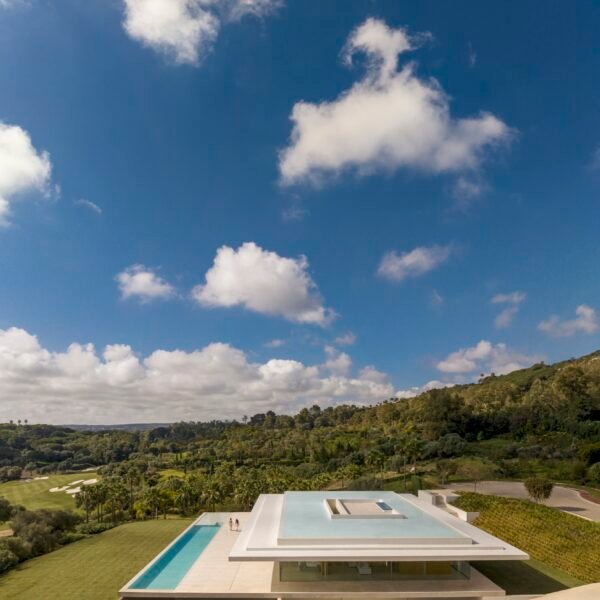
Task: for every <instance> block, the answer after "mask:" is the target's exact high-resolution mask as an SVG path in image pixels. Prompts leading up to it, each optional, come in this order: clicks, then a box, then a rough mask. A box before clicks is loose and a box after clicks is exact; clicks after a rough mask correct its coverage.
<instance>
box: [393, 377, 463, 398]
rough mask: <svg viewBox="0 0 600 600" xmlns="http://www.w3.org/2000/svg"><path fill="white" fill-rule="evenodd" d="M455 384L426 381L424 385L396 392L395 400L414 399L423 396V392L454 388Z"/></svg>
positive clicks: (435, 380) (436, 380) (434, 380)
mask: <svg viewBox="0 0 600 600" xmlns="http://www.w3.org/2000/svg"><path fill="white" fill-rule="evenodd" d="M455 385H456V383H452V382H448V381H439V380H438V379H432V380H431V381H428V382H427V383H426V384H424V385H421V386H413V387H411V388H408V389H406V390H398V391H397V392H396V393H395V394H394V397H395V398H400V399H401V400H405V399H407V398H414V397H415V396H418V395H419V394H423V393H424V392H428V391H430V390H437V389H441V388H447V387H454V386H455Z"/></svg>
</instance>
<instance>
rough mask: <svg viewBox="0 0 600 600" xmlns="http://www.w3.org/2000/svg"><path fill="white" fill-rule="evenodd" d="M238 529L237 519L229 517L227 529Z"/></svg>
mask: <svg viewBox="0 0 600 600" xmlns="http://www.w3.org/2000/svg"><path fill="white" fill-rule="evenodd" d="M239 530H240V522H239V520H238V519H236V520H235V521H234V520H233V519H232V518H231V517H229V531H239Z"/></svg>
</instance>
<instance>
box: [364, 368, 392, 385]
mask: <svg viewBox="0 0 600 600" xmlns="http://www.w3.org/2000/svg"><path fill="white" fill-rule="evenodd" d="M359 377H360V379H361V381H370V382H371V383H375V384H378V385H385V386H388V385H389V382H390V380H389V378H388V376H387V375H386V374H385V373H383V372H382V371H379V370H378V369H376V368H375V367H374V366H373V365H367V366H366V367H363V368H362V369H361V370H360V372H359Z"/></svg>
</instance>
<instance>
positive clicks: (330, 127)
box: [279, 18, 512, 193]
mask: <svg viewBox="0 0 600 600" xmlns="http://www.w3.org/2000/svg"><path fill="white" fill-rule="evenodd" d="M424 37H427V36H420V38H419V39H423V38H424ZM419 39H415V38H413V37H410V36H409V35H408V33H407V32H406V30H404V29H401V28H399V29H393V28H391V27H388V26H387V25H386V24H385V23H384V22H383V21H381V20H378V19H373V18H370V19H367V20H366V21H365V22H364V23H362V25H360V26H359V27H357V28H356V29H355V30H354V31H353V32H352V33H351V34H350V36H349V38H348V41H347V44H346V47H345V50H344V58H345V62H346V63H347V64H348V65H351V64H352V59H353V57H354V55H355V54H357V53H363V54H364V55H365V56H366V58H367V66H366V74H365V76H364V77H363V78H362V79H361V80H359V81H357V82H356V83H355V84H354V85H353V86H352V87H351V88H350V89H348V90H346V91H345V92H343V93H342V94H340V96H338V98H336V99H335V100H332V101H325V102H321V103H320V104H312V103H310V102H305V101H300V102H297V103H296V104H295V105H294V107H293V109H292V114H291V120H292V122H293V129H292V133H291V138H290V142H289V145H288V147H287V148H285V149H284V150H282V151H281V153H280V156H279V171H280V176H281V182H282V183H283V184H284V185H291V184H295V183H299V182H302V181H309V182H313V183H318V182H319V181H320V180H321V179H322V178H323V177H324V176H327V175H337V174H339V173H341V172H342V171H344V170H348V169H354V170H355V171H356V172H357V173H358V174H360V175H365V174H371V173H373V172H376V171H387V172H389V171H392V170H395V169H398V168H402V167H404V168H411V169H417V170H419V171H423V172H430V173H460V172H464V171H470V172H473V171H476V170H477V169H478V167H479V166H480V164H481V161H482V160H483V158H484V156H485V154H486V152H487V151H488V150H489V149H490V148H491V147H493V146H496V145H498V144H499V143H504V142H507V141H508V140H510V138H511V135H512V134H511V130H510V129H509V127H508V126H507V125H506V124H505V123H503V122H502V121H501V120H500V119H498V118H497V117H495V116H494V115H492V114H489V113H485V112H481V113H480V114H478V115H475V116H472V117H468V118H460V119H457V118H453V117H452V116H451V114H450V106H449V99H448V96H447V95H446V93H445V92H444V90H443V89H442V88H441V86H440V85H439V83H438V82H436V81H435V80H434V79H431V78H430V79H422V78H419V77H418V76H417V75H416V74H415V68H414V65H413V64H412V63H408V64H406V65H404V66H403V67H401V68H400V69H399V68H398V57H399V55H400V54H402V53H404V52H408V51H410V50H414V49H415V48H416V47H417V46H418V43H419ZM463 187H464V186H463ZM468 191H469V193H473V192H474V191H475V190H474V188H472V187H470V188H469V190H468Z"/></svg>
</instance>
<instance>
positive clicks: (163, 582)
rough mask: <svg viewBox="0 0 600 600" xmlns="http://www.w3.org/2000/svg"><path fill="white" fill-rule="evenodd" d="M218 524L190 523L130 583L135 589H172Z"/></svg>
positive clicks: (188, 568)
mask: <svg viewBox="0 0 600 600" xmlns="http://www.w3.org/2000/svg"><path fill="white" fill-rule="evenodd" d="M218 530H219V525H192V527H190V528H189V529H188V530H187V531H186V532H185V533H184V534H183V535H182V536H181V537H180V538H179V539H178V540H177V541H176V542H175V543H174V544H173V545H172V546H171V547H170V548H169V549H168V550H167V551H166V552H165V553H164V554H163V555H162V556H161V557H160V558H159V559H158V560H157V561H156V562H155V563H154V564H153V565H152V566H151V567H150V568H149V569H147V570H146V571H144V572H143V573H142V574H141V575H140V576H139V577H138V578H137V579H136V580H135V581H134V582H133V584H132V585H131V588H132V589H137V590H140V589H141V590H174V589H175V588H176V587H177V585H178V584H179V582H180V581H181V580H182V579H183V578H184V577H185V575H186V574H187V572H188V571H189V570H190V567H191V566H192V565H193V564H194V563H195V562H196V560H197V559H198V557H199V556H200V555H201V554H202V552H203V551H204V548H206V546H208V544H209V542H210V541H211V540H212V539H213V537H214V536H215V534H216V533H217V531H218Z"/></svg>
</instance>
